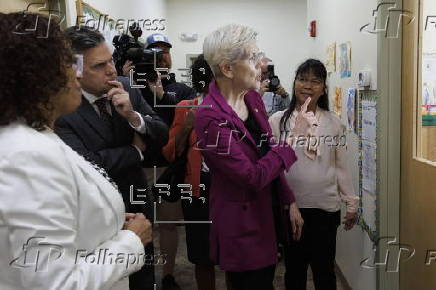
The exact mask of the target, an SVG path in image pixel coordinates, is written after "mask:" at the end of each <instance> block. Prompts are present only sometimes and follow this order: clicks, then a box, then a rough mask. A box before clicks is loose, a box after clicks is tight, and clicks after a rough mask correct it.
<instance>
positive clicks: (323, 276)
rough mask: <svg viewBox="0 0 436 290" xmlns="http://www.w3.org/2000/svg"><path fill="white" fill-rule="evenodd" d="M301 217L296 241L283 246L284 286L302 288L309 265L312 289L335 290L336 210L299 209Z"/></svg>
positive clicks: (303, 288) (299, 289) (338, 218)
mask: <svg viewBox="0 0 436 290" xmlns="http://www.w3.org/2000/svg"><path fill="white" fill-rule="evenodd" d="M300 212H301V215H302V217H303V219H304V226H303V232H302V236H301V239H300V241H291V243H290V245H289V246H288V247H286V250H285V264H286V273H285V285H286V289H287V290H305V289H306V282H307V269H308V266H309V265H310V268H311V269H312V273H313V281H314V284H315V289H316V290H336V275H335V256H336V233H337V229H338V226H339V224H340V219H341V215H340V211H337V212H327V211H324V210H321V209H315V208H302V209H300Z"/></svg>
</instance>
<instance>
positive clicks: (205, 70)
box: [191, 54, 213, 94]
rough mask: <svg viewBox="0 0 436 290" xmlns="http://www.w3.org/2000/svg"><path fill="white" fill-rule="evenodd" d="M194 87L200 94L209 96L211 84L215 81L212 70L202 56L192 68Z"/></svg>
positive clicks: (201, 55)
mask: <svg viewBox="0 0 436 290" xmlns="http://www.w3.org/2000/svg"><path fill="white" fill-rule="evenodd" d="M191 75H192V87H193V88H194V90H195V91H196V92H197V93H199V94H207V92H208V89H209V84H210V82H211V81H212V80H213V73H212V70H211V68H210V66H209V64H208V63H207V61H206V60H205V59H204V55H203V54H200V55H199V56H198V57H197V59H196V60H195V61H194V63H193V64H192V66H191Z"/></svg>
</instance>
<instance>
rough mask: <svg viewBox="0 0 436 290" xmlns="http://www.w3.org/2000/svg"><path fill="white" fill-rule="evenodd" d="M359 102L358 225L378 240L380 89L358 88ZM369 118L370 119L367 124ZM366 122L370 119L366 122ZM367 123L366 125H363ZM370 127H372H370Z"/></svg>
mask: <svg viewBox="0 0 436 290" xmlns="http://www.w3.org/2000/svg"><path fill="white" fill-rule="evenodd" d="M358 94H359V95H358V96H357V98H356V103H357V104H358V105H357V122H356V127H357V135H358V140H359V197H360V206H359V216H360V218H359V225H360V226H361V227H362V229H363V230H364V231H366V232H367V233H368V236H369V238H370V239H371V241H373V242H376V241H377V239H378V232H377V228H376V224H375V218H376V216H377V214H376V209H377V207H376V204H377V190H378V188H377V135H376V134H377V130H376V128H374V126H376V124H377V122H376V120H377V100H378V97H377V92H376V91H359V92H358ZM368 121H371V122H370V124H368ZM364 123H367V124H366V125H364ZM364 127H365V128H364ZM369 127H371V129H370V130H368V129H369Z"/></svg>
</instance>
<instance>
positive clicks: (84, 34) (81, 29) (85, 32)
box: [64, 25, 105, 54]
mask: <svg viewBox="0 0 436 290" xmlns="http://www.w3.org/2000/svg"><path fill="white" fill-rule="evenodd" d="M64 33H65V36H66V37H67V39H68V40H69V41H70V42H71V47H72V49H73V51H74V53H79V54H83V53H84V52H85V51H87V50H88V49H90V48H94V47H97V46H98V45H99V44H101V43H103V42H105V39H104V36H103V35H102V34H101V33H100V32H98V31H97V30H95V29H94V28H91V27H87V26H77V25H76V26H71V27H68V28H67V29H65V31H64Z"/></svg>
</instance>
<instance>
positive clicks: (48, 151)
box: [0, 13, 151, 289]
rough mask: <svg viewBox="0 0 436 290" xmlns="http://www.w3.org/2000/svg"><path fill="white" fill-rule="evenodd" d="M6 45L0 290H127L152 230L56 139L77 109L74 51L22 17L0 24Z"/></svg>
mask: <svg viewBox="0 0 436 290" xmlns="http://www.w3.org/2000/svg"><path fill="white" fill-rule="evenodd" d="M35 23H36V27H35ZM30 27H33V28H35V29H29V28H30ZM0 38H1V39H2V42H1V44H0V71H1V72H2V77H1V78H0V92H1V93H0V111H1V115H0V172H1V174H0V200H1V203H0V264H1V265H0V267H1V268H2V271H1V272H0V289H108V288H118V289H120V288H123V289H128V279H125V277H127V276H128V275H130V274H131V273H133V272H135V271H137V270H139V269H140V268H141V266H142V265H143V263H144V247H143V244H147V243H149V242H150V241H151V225H150V222H149V221H147V220H146V219H145V217H144V216H143V215H142V214H132V213H127V214H126V213H125V212H124V205H123V200H122V198H121V195H120V194H119V193H118V190H117V189H116V188H115V187H114V186H113V185H112V183H111V182H109V180H107V179H106V178H105V177H104V175H102V174H101V172H103V171H102V170H101V169H100V172H99V171H98V170H96V168H94V167H93V166H92V165H91V164H89V163H88V162H86V161H85V160H84V159H83V158H82V157H80V156H79V155H78V154H76V153H75V152H74V151H73V150H71V149H70V147H68V146H67V145H65V144H64V143H63V142H62V141H61V140H60V139H59V138H58V137H57V135H56V134H54V133H53V130H52V129H53V124H54V121H55V119H56V118H58V117H59V116H61V115H63V114H67V113H70V112H72V111H74V110H75V109H76V108H77V106H78V105H79V104H80V101H81V90H80V84H79V82H78V78H80V75H79V74H78V73H80V72H78V71H77V65H76V64H75V62H74V57H73V55H72V53H71V50H70V46H69V44H68V42H67V41H66V40H65V38H64V35H63V33H62V32H61V30H60V28H59V25H58V24H56V23H54V22H53V20H52V21H50V22H49V20H48V18H46V17H44V16H42V15H38V14H23V13H12V14H0Z"/></svg>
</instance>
